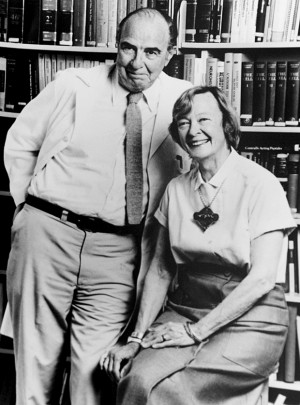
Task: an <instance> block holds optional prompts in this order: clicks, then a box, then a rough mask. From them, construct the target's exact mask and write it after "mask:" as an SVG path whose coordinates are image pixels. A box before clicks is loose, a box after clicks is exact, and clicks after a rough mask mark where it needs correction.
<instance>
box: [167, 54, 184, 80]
mask: <svg viewBox="0 0 300 405" xmlns="http://www.w3.org/2000/svg"><path fill="white" fill-rule="evenodd" d="M164 71H165V73H167V74H168V75H169V76H171V77H176V78H177V79H183V55H182V54H181V55H173V57H172V59H171V60H170V62H169V63H168V65H167V66H166V67H165V69H164Z"/></svg>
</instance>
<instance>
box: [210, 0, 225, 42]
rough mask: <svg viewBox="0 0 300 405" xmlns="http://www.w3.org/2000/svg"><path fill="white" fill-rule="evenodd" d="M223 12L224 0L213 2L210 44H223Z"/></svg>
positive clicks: (214, 0)
mask: <svg viewBox="0 0 300 405" xmlns="http://www.w3.org/2000/svg"><path fill="white" fill-rule="evenodd" d="M222 12H223V0H213V2H212V9H211V17H210V26H209V42H217V43H219V42H221V26H222Z"/></svg>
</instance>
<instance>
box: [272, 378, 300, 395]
mask: <svg viewBox="0 0 300 405" xmlns="http://www.w3.org/2000/svg"><path fill="white" fill-rule="evenodd" d="M269 387H270V388H275V389H279V390H287V391H299V392H300V381H295V382H293V383H286V382H284V381H277V380H273V379H272V378H271V379H270V381H269Z"/></svg>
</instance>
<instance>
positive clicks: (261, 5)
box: [255, 0, 267, 42]
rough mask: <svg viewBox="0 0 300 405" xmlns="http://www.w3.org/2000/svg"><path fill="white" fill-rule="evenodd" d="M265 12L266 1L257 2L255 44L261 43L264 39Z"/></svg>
mask: <svg viewBox="0 0 300 405" xmlns="http://www.w3.org/2000/svg"><path fill="white" fill-rule="evenodd" d="M266 12H267V1H266V0H258V5H257V14H256V24H255V42H262V41H263V39H264V32H265V20H266Z"/></svg>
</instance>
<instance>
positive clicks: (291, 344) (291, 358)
mask: <svg viewBox="0 0 300 405" xmlns="http://www.w3.org/2000/svg"><path fill="white" fill-rule="evenodd" d="M288 310H289V329H288V335H287V340H286V346H285V362H284V381H285V382H289V383H291V382H294V381H295V366H296V355H297V353H296V342H297V328H296V320H297V305H296V304H292V303H289V304H288Z"/></svg>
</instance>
